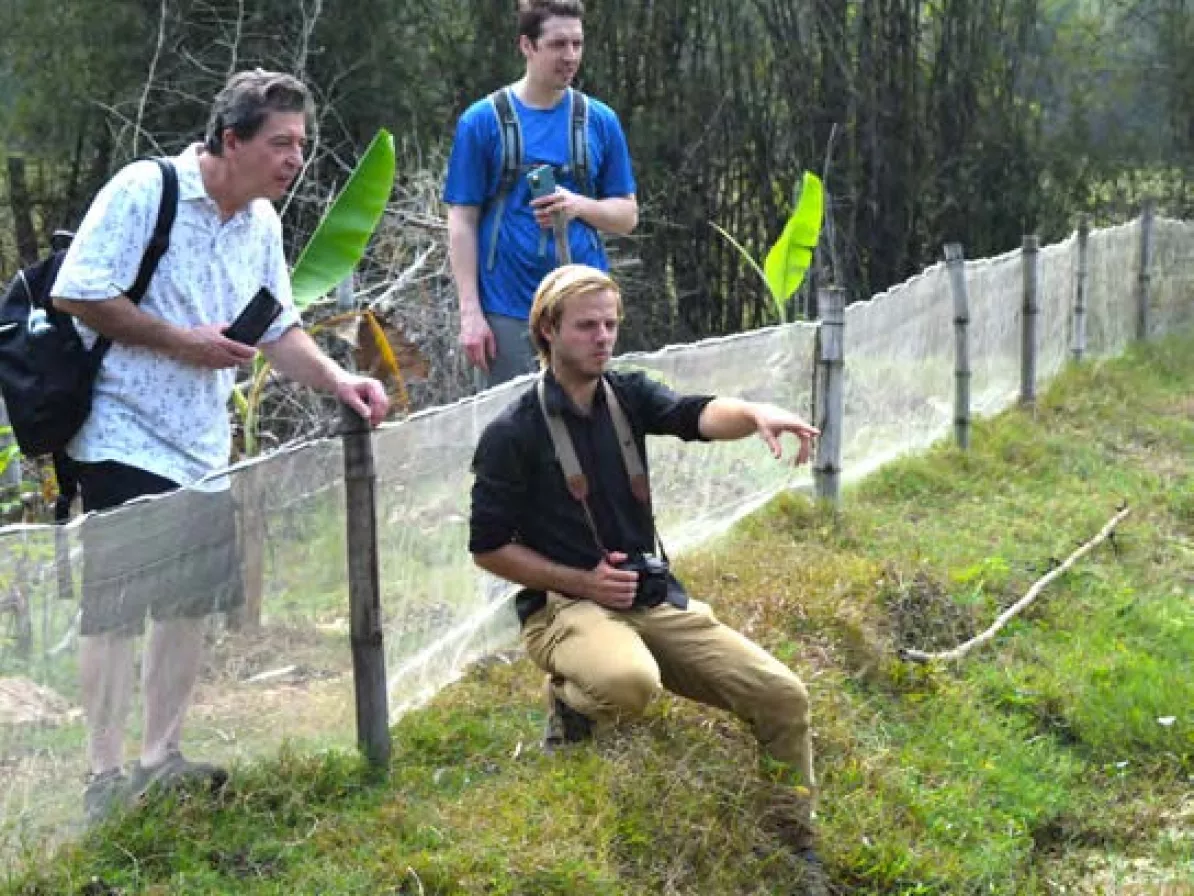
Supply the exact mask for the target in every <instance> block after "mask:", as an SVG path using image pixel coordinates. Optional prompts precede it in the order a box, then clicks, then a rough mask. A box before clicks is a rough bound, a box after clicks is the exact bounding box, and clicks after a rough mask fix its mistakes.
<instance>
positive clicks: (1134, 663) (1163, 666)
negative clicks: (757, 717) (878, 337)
mask: <svg viewBox="0 0 1194 896" xmlns="http://www.w3.org/2000/svg"><path fill="white" fill-rule="evenodd" d="M972 445H973V449H972V451H971V452H970V453H969V454H967V455H963V454H961V453H959V452H958V451H956V450H955V449H953V448H952V447H950V446H948V445H942V446H939V447H937V448H935V449H934V450H933V451H931V452H929V453H928V454H927V455H925V456H921V457H915V458H908V459H905V460H902V461H900V462H898V463H894V464H891V465H889V466H888V467H886V468H884V469H883V470H881V471H879V472H878V473H876V474H875V475H874V476H872V477H870V478H869V479H867V480H866V481H864V482H862V483H860V484H859V485H857V486H856V487H854V488H853V489H851V490H850V491H848V492H847V494H846V497H845V501H844V507H843V510H842V511H840V512H839V513H836V514H835V513H833V512H831V511H829V510H828V509H826V508H823V507H818V506H816V505H814V504H812V503H810V502H809V501H807V500H806V499H804V498H802V497H800V496H798V495H785V496H783V497H780V498H778V499H776V500H775V501H773V502H772V503H771V504H770V505H768V507H766V508H765V509H763V510H762V511H760V512H759V513H756V514H755V515H753V516H752V517H750V518H749V519H747V520H746V521H744V522H743V523H742V524H741V525H739V526H738V527H737V528H736V529H735V530H734V531H733V532H732V533H730V534H729V535H728V536H726V537H725V538H723V539H721V540H719V541H717V542H716V543H714V544H711V545H708V546H706V548H705V549H704V550H702V551H701V552H699V553H694V554H691V555H689V556H687V557H685V558H684V559H683V561H682V563H681V564H680V566H681V574H682V576H683V577H684V578H685V579H686V581H687V582H688V583H689V584H690V585H691V588H692V590H693V591H694V592H695V593H697V594H700V595H703V596H708V597H711V598H712V602H713V603H714V605H715V607H716V608H717V610H718V613H719V615H720V616H721V617H722V618H723V619H725V620H726V621H727V622H729V623H731V624H733V625H735V626H737V627H738V628H740V629H741V630H743V631H745V632H746V633H748V634H749V635H750V636H751V637H753V638H755V639H756V640H758V641H759V642H761V643H763V644H764V645H766V646H767V647H768V648H770V649H771V650H772V651H773V652H775V653H776V655H778V656H780V657H781V658H782V659H784V660H785V661H786V662H788V663H789V664H790V665H792V667H793V668H794V669H796V670H797V671H798V672H799V673H800V675H801V676H802V677H803V678H804V679H805V681H806V682H807V683H808V684H809V688H810V691H811V693H812V696H813V711H814V727H815V744H816V749H817V767H818V770H819V774H820V776H821V785H822V798H821V806H820V811H819V820H820V830H821V835H822V853H823V856H824V858H825V861H826V866H827V869H828V871H829V873H830V875H831V877H832V879H833V881H834V883H835V885H836V887H837V889H838V890H839V891H840V892H843V893H847V892H848V893H873V894H955V893H958V894H970V893H973V894H978V893H984V894H989V893H996V894H1037V893H1039V894H1051V893H1061V892H1066V893H1092V894H1093V893H1104V892H1125V893H1149V892H1152V893H1194V837H1192V836H1191V833H1190V832H1191V830H1194V800H1192V797H1191V792H1192V791H1194V675H1191V673H1190V669H1191V668H1192V663H1194V496H1192V495H1194V488H1192V486H1194V338H1190V337H1185V338H1181V339H1171V340H1169V341H1167V342H1164V343H1162V344H1158V345H1153V346H1148V347H1146V348H1143V349H1141V350H1139V351H1136V352H1134V353H1132V354H1131V355H1130V356H1128V357H1126V358H1124V359H1121V360H1119V361H1116V362H1112V363H1107V364H1090V365H1086V366H1082V367H1080V368H1077V369H1074V370H1071V371H1069V372H1067V373H1066V374H1065V375H1063V376H1062V377H1061V378H1060V379H1059V380H1058V381H1057V382H1056V383H1055V384H1054V385H1053V387H1052V388H1050V389H1049V390H1048V392H1047V393H1046V394H1045V395H1044V396H1043V397H1042V398H1041V400H1040V402H1039V404H1038V407H1037V408H1036V409H1035V410H1033V411H1026V410H1016V411H1011V412H1008V413H1006V414H1003V415H1001V416H1000V417H998V418H997V419H994V420H987V421H982V422H979V423H978V424H977V425H976V428H975V431H974V434H973V438H972ZM1125 502H1126V503H1127V504H1129V505H1130V506H1131V508H1132V514H1131V515H1130V516H1129V517H1128V518H1127V520H1126V521H1125V522H1124V523H1123V524H1122V526H1121V528H1120V531H1119V532H1118V533H1117V534H1116V535H1115V537H1114V539H1113V541H1112V542H1111V543H1108V544H1104V545H1102V546H1100V547H1098V548H1096V549H1095V550H1094V551H1093V552H1092V553H1091V554H1090V555H1089V556H1088V557H1087V558H1085V559H1084V560H1083V561H1082V562H1081V563H1080V564H1079V565H1078V566H1077V567H1076V568H1075V569H1074V570H1073V571H1072V572H1070V573H1068V574H1067V575H1065V576H1063V577H1061V578H1060V579H1059V580H1058V581H1056V582H1055V583H1054V584H1053V585H1052V586H1051V587H1050V588H1049V589H1048V590H1046V591H1045V592H1044V594H1043V595H1042V596H1041V597H1040V598H1039V600H1038V601H1037V602H1036V603H1035V604H1034V605H1033V606H1032V607H1031V608H1029V609H1028V610H1027V611H1026V612H1025V613H1024V614H1022V615H1021V616H1020V617H1019V618H1018V619H1016V620H1015V621H1013V622H1012V623H1011V624H1010V625H1009V626H1008V627H1007V628H1005V629H1004V630H1003V631H1002V632H1001V633H1000V634H999V636H998V637H997V638H996V639H995V641H994V643H993V644H991V645H988V646H986V647H985V648H981V649H980V650H978V651H977V652H975V653H974V654H972V655H971V656H970V657H968V658H967V659H965V660H963V661H961V662H959V663H956V664H953V665H950V666H943V665H927V666H920V665H910V664H907V663H905V662H903V661H901V660H900V659H899V658H898V653H897V651H898V649H899V648H900V647H911V646H914V647H919V648H922V649H939V648H944V647H948V646H953V645H954V644H956V643H958V642H960V641H962V640H965V639H966V638H968V637H970V636H972V635H974V634H975V633H977V632H978V631H980V630H982V629H983V628H985V627H986V626H987V625H988V624H989V623H990V622H991V621H992V620H993V618H994V617H995V615H997V614H998V613H999V612H1000V611H1001V610H1002V609H1003V608H1004V607H1006V606H1008V605H1009V604H1011V603H1012V602H1014V601H1015V600H1016V599H1017V598H1018V597H1020V596H1021V595H1022V594H1023V593H1024V592H1025V591H1026V590H1027V589H1028V588H1029V587H1030V586H1031V584H1032V583H1033V582H1034V581H1036V580H1037V579H1038V578H1039V577H1040V576H1042V575H1044V574H1045V572H1047V571H1048V570H1049V569H1050V568H1051V567H1052V566H1053V565H1055V564H1056V563H1057V562H1059V561H1060V560H1062V559H1064V558H1065V557H1066V556H1067V555H1068V554H1069V553H1070V552H1072V551H1073V550H1074V549H1075V548H1076V547H1077V546H1078V545H1079V544H1080V543H1082V542H1084V541H1086V540H1087V539H1089V538H1090V537H1091V536H1092V535H1094V534H1095V533H1096V532H1097V531H1098V530H1099V529H1100V528H1101V527H1102V525H1103V524H1104V523H1105V522H1106V521H1107V520H1108V519H1109V518H1110V517H1111V516H1112V515H1113V514H1114V513H1115V511H1116V509H1117V508H1118V507H1120V506H1121V505H1122V504H1123V503H1125ZM541 684H542V681H541V677H540V675H539V674H538V673H537V672H536V671H535V670H534V669H533V668H532V667H531V666H530V665H529V664H528V663H527V662H526V661H521V662H517V663H514V664H512V665H508V664H506V663H503V662H500V661H492V662H487V663H483V664H479V665H478V666H476V667H475V668H474V669H473V670H471V672H470V673H469V675H468V676H467V678H466V679H465V680H464V681H462V682H460V683H459V684H457V685H454V686H452V687H450V688H448V689H447V690H445V691H443V692H442V693H441V694H440V695H439V696H438V697H437V699H436V700H435V701H434V703H432V704H431V705H430V706H428V707H426V708H424V709H421V710H419V711H416V712H412V713H410V714H408V715H407V716H405V717H404V718H402V719H401V720H400V721H399V722H398V723H397V724H396V725H395V726H394V730H393V738H394V757H393V761H392V763H391V767H390V769H389V774H388V776H387V777H385V778H384V779H379V778H375V777H374V776H372V775H371V774H370V772H369V770H368V769H366V768H365V767H364V766H363V765H362V764H361V763H360V762H359V761H358V760H357V759H356V758H355V757H351V756H346V755H344V754H340V753H335V752H332V753H326V754H320V755H298V754H296V753H294V752H293V751H287V752H284V754H283V755H282V756H281V757H280V758H279V759H278V760H277V761H276V762H270V763H264V764H260V765H254V766H251V767H245V768H241V769H239V770H237V772H236V774H235V776H234V779H233V784H232V785H231V787H230V790H229V791H228V792H227V793H226V794H225V795H224V796H223V797H222V798H220V799H218V800H216V799H213V798H211V797H206V796H200V795H191V796H184V797H178V798H174V799H172V800H167V801H159V802H157V803H154V804H151V805H149V806H146V807H144V808H143V809H141V810H139V811H138V812H136V813H134V814H131V815H129V816H126V817H124V818H122V819H119V820H117V821H115V822H114V823H113V824H111V825H109V826H107V827H105V828H103V829H101V830H99V831H96V832H93V833H91V834H89V835H88V836H87V837H86V838H84V839H83V840H81V841H80V842H78V843H77V844H74V845H71V846H67V847H64V848H62V849H60V850H58V851H57V852H56V853H55V854H54V855H53V856H52V857H51V856H40V855H37V854H35V853H34V852H32V851H31V852H30V853H29V855H27V856H26V858H25V859H24V861H23V862H21V863H20V865H21V867H20V868H18V869H16V870H14V871H12V872H11V873H10V876H9V878H8V880H7V882H6V883H4V884H0V892H3V893H8V894H22V896H34V894H47V896H48V894H59V893H92V894H94V893H157V894H166V893H180V894H181V893H195V894H199V893H204V894H206V893H249V894H287V896H291V894H306V893H312V894H314V893H360V894H378V893H391V894H432V893H434V894H445V896H446V894H536V896H537V894H611V896H613V894H650V893H660V894H662V893H668V894H700V896H709V894H760V896H761V894H774V893H787V892H799V888H798V884H797V883H796V881H797V880H798V877H799V868H798V866H797V865H796V863H795V862H794V861H793V860H792V858H791V856H789V855H788V854H787V853H786V851H785V850H784V849H783V847H782V843H781V840H780V837H779V835H778V833H777V832H776V831H775V830H773V829H772V828H771V827H770V825H769V822H768V814H767V811H766V809H767V805H768V798H769V794H770V793H772V790H771V788H773V787H774V786H776V785H773V784H768V783H766V782H765V781H764V780H763V778H762V777H760V776H758V775H756V774H755V773H754V771H753V769H754V748H753V744H752V742H751V738H750V736H749V735H748V733H747V732H746V731H744V730H743V729H742V727H741V726H739V725H738V724H737V722H735V721H734V720H733V719H732V718H730V717H728V716H726V715H724V714H721V713H718V712H715V711H711V710H706V709H704V708H702V707H699V706H695V705H693V704H690V703H686V702H684V701H680V700H672V699H663V700H660V701H658V702H657V703H656V704H655V705H654V706H653V707H652V708H651V710H650V712H649V714H648V717H647V718H646V719H645V720H644V721H643V722H641V723H639V724H637V725H633V726H627V727H624V728H623V729H621V730H619V731H618V732H616V733H614V734H612V735H610V736H609V737H607V738H605V739H603V740H600V741H599V742H598V743H596V744H594V745H591V746H584V747H580V748H577V749H575V750H572V751H570V752H568V753H566V754H565V755H560V756H556V757H546V756H544V755H543V754H542V753H541V752H540V751H539V749H538V747H537V741H538V736H539V732H540V729H541V726H542V721H543V710H542V706H541V704H540V701H539V695H540V692H541ZM1171 717H1172V719H1173V721H1172V723H1169V724H1166V723H1165V722H1166V720H1168V719H1170V718H1171ZM1159 720H1160V721H1159ZM100 882H102V885H101V883H100Z"/></svg>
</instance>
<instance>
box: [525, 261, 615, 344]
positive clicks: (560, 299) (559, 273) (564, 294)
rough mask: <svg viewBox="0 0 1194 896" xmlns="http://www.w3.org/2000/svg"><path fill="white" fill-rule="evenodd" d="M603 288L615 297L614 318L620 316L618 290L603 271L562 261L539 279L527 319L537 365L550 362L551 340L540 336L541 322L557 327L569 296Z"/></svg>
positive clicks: (583, 294)
mask: <svg viewBox="0 0 1194 896" xmlns="http://www.w3.org/2000/svg"><path fill="white" fill-rule="evenodd" d="M607 290H608V291H609V292H612V293H613V294H614V298H616V299H617V300H618V318H619V319H621V317H622V291H621V290H620V289H618V284H617V283H615V282H614V281H613V278H612V277H610V276H609V274H607V273H605V272H604V271H599V270H597V268H591V267H589V266H588V265H587V264H566V265H564V266H563V267H558V268H556V269H555V270H554V271H552V272H551V273H550V274H548V275H547V276H546V277H544V278H543V282H542V283H540V284H539V288H538V289H537V290H535V301H534V303H533V304H532V305H531V319H530V321H529V323H528V326H529V327H530V330H531V344H532V345H533V346H535V352H536V353H537V354H538V355H539V365H540V366H541V367H547V366H548V365H550V364H551V343H549V342H548V341H547V340H546V339H544V338H543V333H542V330H543V325H544V324H546V325H547V326H548V327H550V328H551V329H553V330H554V329H557V328H559V326H560V318H562V317H563V316H564V306H565V305H566V304H567V303H568V300H569V299H572V298H575V297H576V296H587V295H589V294H590V293H594V292H605V291H607Z"/></svg>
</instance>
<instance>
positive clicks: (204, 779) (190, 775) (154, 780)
mask: <svg viewBox="0 0 1194 896" xmlns="http://www.w3.org/2000/svg"><path fill="white" fill-rule="evenodd" d="M227 783H228V772H227V771H226V770H225V769H222V768H220V767H219V766H218V765H212V764H210V763H207V762H191V761H190V760H189V759H187V758H185V757H184V756H183V755H182V753H181V752H179V751H178V750H171V751H170V752H169V753H167V754H166V758H165V759H163V760H162V761H161V762H159V763H158V764H157V765H152V766H149V767H148V768H147V767H146V766H144V765H142V764H141V763H140V762H138V763H137V764H136V765H135V766H134V767H133V774H132V778H131V779H130V781H129V792H130V794H131V795H132V798H133V799H134V800H137V799H141V797H143V796H145V794H147V793H148V792H149V791H150V790H154V789H160V790H176V789H178V790H181V789H185V788H187V787H191V786H193V785H196V784H207V785H208V786H209V787H210V788H211V792H212V793H218V792H219V791H220V790H223V789H224V785H225V784H227Z"/></svg>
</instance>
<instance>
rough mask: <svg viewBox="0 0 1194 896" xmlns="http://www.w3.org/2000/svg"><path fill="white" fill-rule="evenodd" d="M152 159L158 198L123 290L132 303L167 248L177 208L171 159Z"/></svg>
mask: <svg viewBox="0 0 1194 896" xmlns="http://www.w3.org/2000/svg"><path fill="white" fill-rule="evenodd" d="M154 161H155V162H156V163H157V166H158V169H159V170H160V171H161V172H162V199H161V202H160V203H159V204H158V218H157V222H156V223H155V224H154V226H153V236H152V237H150V239H149V244H148V245H147V246H146V247H145V254H144V255H143V256H142V257H141V267H140V268H139V269H138V270H137V279H136V280H134V281H133V285H132V286H130V287H129V289H128V291H127V292H126V293H125V295H126V296H128V297H129V298H130V299H132V301H133V303H134V304H138V303H140V301H141V300H142V299H143V298H145V290H147V289H148V288H149V281H150V280H151V279H152V278H153V273H154V271H156V270H157V267H158V262H160V261H161V260H162V256H163V255H165V254H166V250H167V249H169V248H170V230H171V229H172V228H173V227H174V215H175V213H176V212H177V210H178V172H177V171H175V170H174V163H173V162H171V161H170V160H169V159H154Z"/></svg>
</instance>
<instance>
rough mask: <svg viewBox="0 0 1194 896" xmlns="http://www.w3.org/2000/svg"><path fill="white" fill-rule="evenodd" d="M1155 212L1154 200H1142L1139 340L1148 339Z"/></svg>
mask: <svg viewBox="0 0 1194 896" xmlns="http://www.w3.org/2000/svg"><path fill="white" fill-rule="evenodd" d="M1156 213H1157V203H1156V200H1154V199H1146V200H1144V207H1143V208H1142V209H1141V211H1140V271H1139V274H1138V275H1137V281H1136V338H1137V339H1138V340H1140V341H1141V342H1143V341H1145V340H1147V339H1148V331H1149V324H1150V318H1151V316H1152V315H1151V309H1150V308H1149V303H1150V302H1151V300H1152V296H1151V293H1152V290H1151V285H1152V284H1151V278H1152V266H1153V221H1154V219H1155V218H1156Z"/></svg>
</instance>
